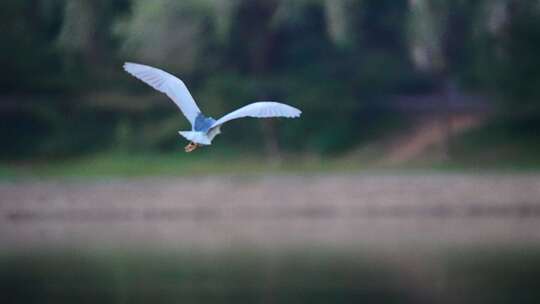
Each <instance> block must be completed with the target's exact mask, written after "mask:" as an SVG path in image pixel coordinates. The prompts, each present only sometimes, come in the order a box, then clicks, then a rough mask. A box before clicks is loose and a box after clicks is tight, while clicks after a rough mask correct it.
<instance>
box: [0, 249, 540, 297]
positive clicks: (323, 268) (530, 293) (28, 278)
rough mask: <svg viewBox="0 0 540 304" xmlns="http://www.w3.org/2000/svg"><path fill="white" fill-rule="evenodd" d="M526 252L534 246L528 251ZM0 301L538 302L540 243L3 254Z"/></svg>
mask: <svg viewBox="0 0 540 304" xmlns="http://www.w3.org/2000/svg"><path fill="white" fill-rule="evenodd" d="M525 252H527V253H525ZM0 265H1V268H0V284H1V286H2V297H3V299H4V300H3V301H2V303H251V302H255V303H353V302H357V303H538V300H540V289H539V288H538V279H537V278H538V274H539V273H540V251H538V250H527V251H520V250H517V249H513V250H508V249H505V250H482V251H467V252H457V251H454V252H452V253H444V254H437V255H436V256H429V255H425V256H416V257H415V259H409V260H407V259H403V258H402V257H400V259H399V262H396V260H394V261H392V259H391V257H389V256H387V257H380V256H374V255H369V254H362V253H358V252H356V253H352V252H349V253H344V252H341V253H337V252H333V253H329V252H323V251H316V250H315V251H314V250H307V249H306V250H298V251H295V252H289V253H287V254H285V253H282V254H276V253H273V254H268V253H262V252H254V251H237V252H234V253H232V252H227V253H212V254H210V253H205V254H195V253H191V254H185V253H179V252H175V253H173V252H170V253H168V254H165V253H163V252H162V253H159V254H141V253H137V252H130V253H125V252H124V253H120V252H108V253H103V252H101V253H95V252H94V253H90V252H85V253H83V252H80V251H69V250H68V251H65V252H62V253H57V254H51V253H48V254H38V253H34V254H31V255H28V254H27V255H24V256H21V255H4V256H3V258H2V259H1V263H0Z"/></svg>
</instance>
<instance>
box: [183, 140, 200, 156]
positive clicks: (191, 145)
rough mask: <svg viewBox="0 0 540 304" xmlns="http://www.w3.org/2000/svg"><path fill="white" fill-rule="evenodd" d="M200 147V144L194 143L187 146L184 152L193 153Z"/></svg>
mask: <svg viewBox="0 0 540 304" xmlns="http://www.w3.org/2000/svg"><path fill="white" fill-rule="evenodd" d="M198 147H199V145H198V144H196V143H194V142H190V143H189V144H188V145H187V146H185V147H184V151H186V152H187V153H189V152H193V151H194V150H195V149H197V148H198Z"/></svg>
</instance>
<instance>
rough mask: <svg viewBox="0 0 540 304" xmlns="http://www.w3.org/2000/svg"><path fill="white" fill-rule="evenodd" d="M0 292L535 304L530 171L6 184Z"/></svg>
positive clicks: (22, 298)
mask: <svg viewBox="0 0 540 304" xmlns="http://www.w3.org/2000/svg"><path fill="white" fill-rule="evenodd" d="M0 195H1V196H0V197H1V198H2V200H1V203H0V216H1V217H0V244H2V251H1V252H0V287H1V292H0V303H351V302H360V303H540V288H538V286H539V285H538V277H540V246H539V245H540V218H539V217H540V178H539V177H537V176H535V175H521V176H515V175H459V174H454V175H401V176H393V175H378V176H377V175H376V176H367V175H360V176H344V175H343V176H311V177H309V176H306V177H302V176H284V177H259V178H252V177H249V178H246V177H211V178H196V179H189V178H185V179H182V178H179V179H173V180H170V179H167V180H165V179H148V180H109V181H94V182H88V181H62V182H40V181H26V182H17V183H0Z"/></svg>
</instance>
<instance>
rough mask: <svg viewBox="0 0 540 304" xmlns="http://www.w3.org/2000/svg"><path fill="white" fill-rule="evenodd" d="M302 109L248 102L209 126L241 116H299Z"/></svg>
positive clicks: (276, 104)
mask: <svg viewBox="0 0 540 304" xmlns="http://www.w3.org/2000/svg"><path fill="white" fill-rule="evenodd" d="M300 114H302V111H300V110H298V109H297V108H294V107H291V106H289V105H286V104H283V103H279V102H273V101H260V102H254V103H251V104H248V105H247V106H244V107H242V108H240V109H238V110H236V111H233V112H231V113H229V114H227V115H225V116H223V117H221V118H220V119H218V120H217V121H216V122H215V123H214V124H213V125H212V127H211V128H215V127H217V126H220V125H222V124H224V123H226V122H228V121H230V120H233V119H238V118H242V117H255V118H268V117H287V118H294V117H299V116H300Z"/></svg>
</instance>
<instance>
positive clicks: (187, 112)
mask: <svg viewBox="0 0 540 304" xmlns="http://www.w3.org/2000/svg"><path fill="white" fill-rule="evenodd" d="M124 70H126V72H128V73H130V74H131V75H133V76H135V77H137V78H138V79H140V80H142V81H144V82H145V83H146V84H148V85H150V86H151V87H153V88H154V89H156V90H158V91H160V92H162V93H165V94H166V95H167V96H169V97H170V98H171V99H172V100H173V101H174V103H175V104H176V105H177V106H178V107H179V108H180V111H182V113H183V114H184V116H185V117H186V118H187V119H188V121H189V123H190V124H191V131H179V132H178V133H180V135H182V136H183V137H185V138H186V139H187V140H189V141H190V143H189V144H188V145H187V146H186V147H185V151H186V152H191V151H193V150H195V149H196V148H197V147H199V146H206V145H211V144H212V140H213V139H214V137H216V135H218V134H220V133H221V125H223V124H224V123H226V122H228V121H231V120H233V119H237V118H242V117H255V118H268V117H287V118H295V117H300V114H301V113H302V111H300V110H298V109H296V108H294V107H291V106H289V105H286V104H283V103H279V102H272V101H260V102H255V103H251V104H248V105H246V106H244V107H242V108H240V109H238V110H236V111H233V112H231V113H229V114H227V115H225V116H223V117H221V118H220V119H218V120H215V119H213V118H212V117H206V116H204V114H203V113H202V112H201V110H200V109H199V107H198V106H197V104H196V103H195V100H194V99H193V97H191V94H190V93H189V91H188V89H187V87H186V85H185V84H184V83H183V82H182V80H180V79H178V78H177V77H175V76H174V75H171V74H169V73H167V72H165V71H162V70H160V69H157V68H153V67H150V66H147V65H142V64H137V63H130V62H126V63H125V64H124Z"/></svg>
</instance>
